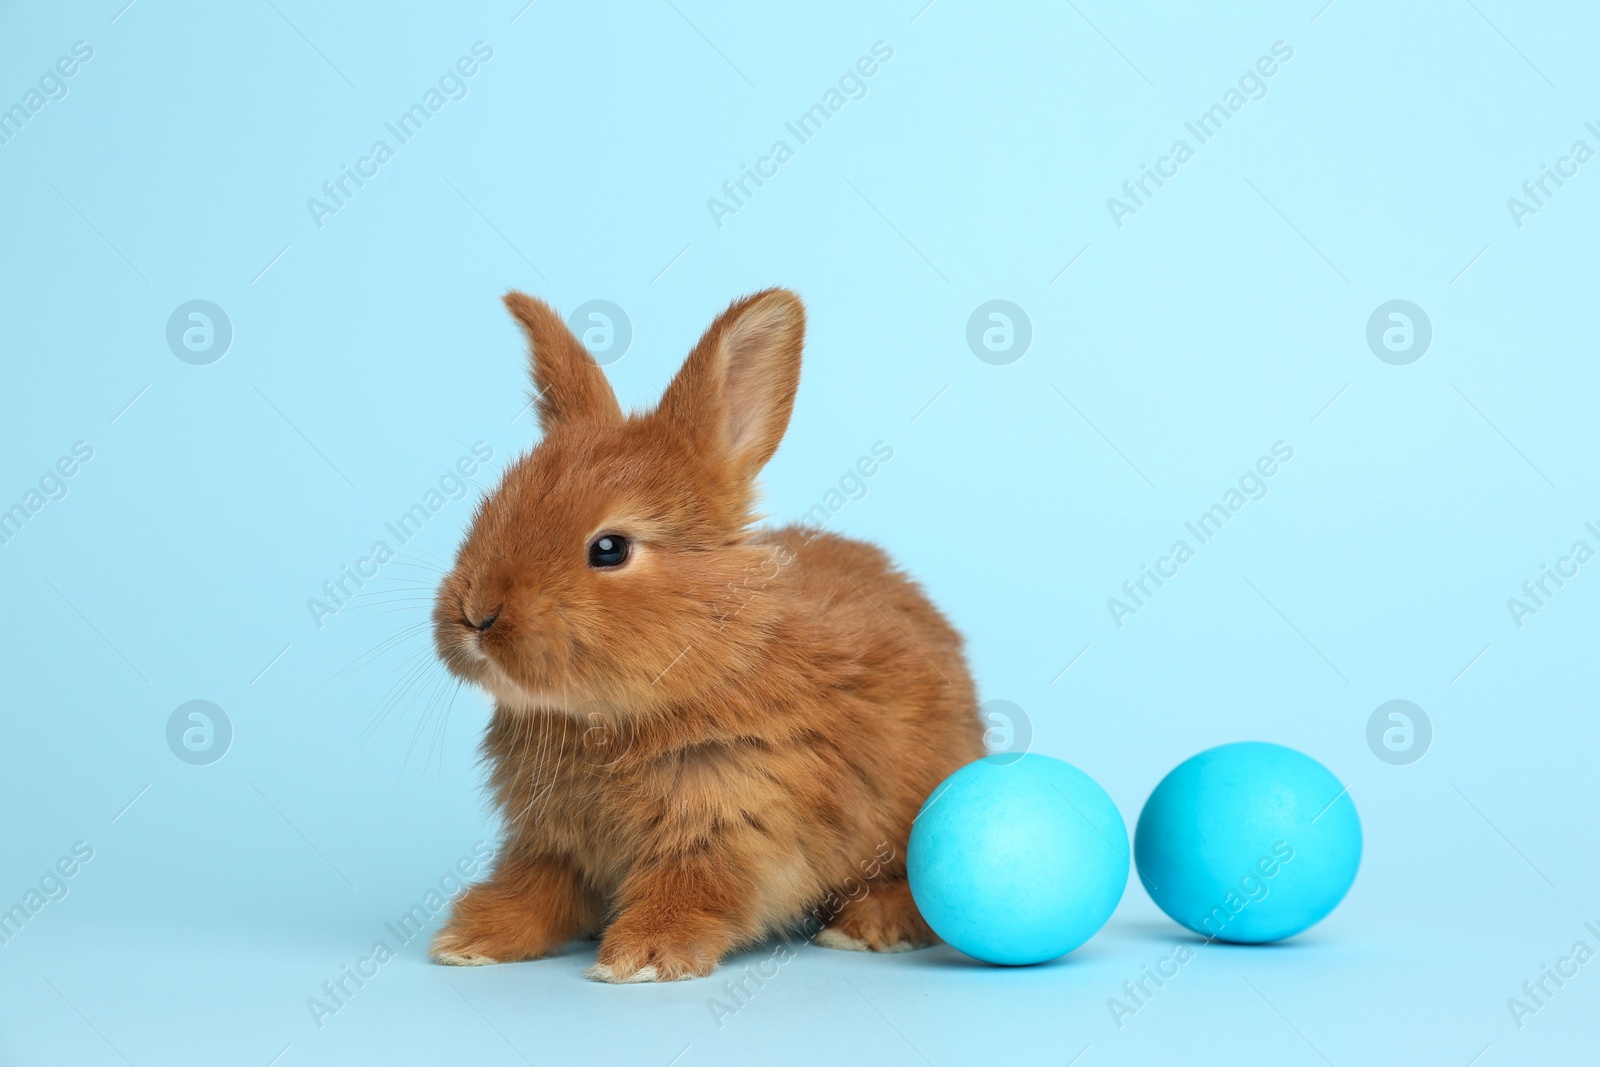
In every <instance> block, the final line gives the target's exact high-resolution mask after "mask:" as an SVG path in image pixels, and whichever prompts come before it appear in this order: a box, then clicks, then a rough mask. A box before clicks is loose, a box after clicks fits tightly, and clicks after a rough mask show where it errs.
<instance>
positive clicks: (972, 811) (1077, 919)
mask: <svg viewBox="0 0 1600 1067" xmlns="http://www.w3.org/2000/svg"><path fill="white" fill-rule="evenodd" d="M1128 862H1129V861H1128V831H1127V828H1126V827H1124V826H1123V825H1122V816H1121V814H1119V813H1118V811H1117V806H1116V804H1114V803H1112V801H1111V798H1110V797H1109V796H1107V795H1106V791H1105V790H1104V789H1101V788H1100V786H1099V785H1098V784H1096V783H1095V780H1094V779H1093V778H1090V777H1089V776H1088V775H1087V774H1085V773H1083V771H1081V770H1079V769H1078V768H1077V767H1074V766H1072V765H1071V764H1070V763H1063V762H1062V761H1061V760H1058V759H1054V758H1052V757H1050V756H1041V755H1038V754H1037V753H1028V754H1027V755H1024V756H1022V757H1020V758H1010V757H1007V756H989V757H986V758H984V759H981V760H976V761H974V762H972V763H969V764H967V765H966V766H965V767H963V768H961V769H960V770H959V771H956V772H955V773H954V774H952V775H951V776H950V777H948V778H946V779H945V780H944V781H943V782H941V783H940V784H939V787H938V788H937V789H935V790H934V791H933V793H932V795H931V796H929V797H928V799H927V800H926V801H924V802H923V805H922V810H921V811H920V812H919V813H918V814H917V818H916V820H915V821H914V822H913V823H912V825H911V843H910V844H909V845H908V846H907V848H906V873H907V874H908V876H909V877H910V879H911V895H912V897H913V898H914V899H915V900H916V902H917V910H919V911H921V912H922V917H923V918H924V919H927V920H928V925H929V926H931V927H933V931H934V933H936V934H938V935H939V936H940V937H941V938H943V939H944V940H945V941H946V942H947V943H949V944H950V945H952V946H954V947H955V948H958V949H960V950H961V951H962V952H965V953H966V954H967V955H969V956H973V957H975V958H977V959H980V960H983V961H984V962H986V963H1003V964H1025V963H1044V962H1045V961H1047V960H1053V959H1055V958H1057V957H1058V956H1063V955H1065V954H1066V953H1068V952H1071V951H1072V950H1073V949H1075V948H1077V947H1078V946H1079V945H1081V944H1083V943H1084V942H1085V941H1087V940H1089V939H1090V938H1091V937H1093V936H1094V935H1095V934H1096V933H1097V932H1099V930H1100V928H1101V927H1102V926H1104V925H1105V924H1106V920H1107V919H1109V918H1111V913H1112V912H1113V911H1115V910H1116V908H1117V901H1119V900H1121V899H1122V890H1123V888H1124V887H1125V886H1126V885H1127V884H1128Z"/></svg>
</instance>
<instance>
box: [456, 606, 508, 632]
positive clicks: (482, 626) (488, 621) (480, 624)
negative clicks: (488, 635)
mask: <svg viewBox="0 0 1600 1067" xmlns="http://www.w3.org/2000/svg"><path fill="white" fill-rule="evenodd" d="M502 606H503V605H502ZM499 617H500V608H498V607H497V608H494V609H492V610H491V611H489V612H487V613H486V614H485V615H484V616H483V617H482V618H479V619H474V618H473V617H472V616H471V615H468V614H465V613H463V614H462V616H461V621H462V622H464V623H466V624H467V625H468V626H470V627H472V628H473V629H474V630H476V631H478V632H479V633H480V634H481V633H483V632H484V631H485V630H487V629H488V628H489V627H491V626H493V625H494V621H495V620H496V619H498V618H499Z"/></svg>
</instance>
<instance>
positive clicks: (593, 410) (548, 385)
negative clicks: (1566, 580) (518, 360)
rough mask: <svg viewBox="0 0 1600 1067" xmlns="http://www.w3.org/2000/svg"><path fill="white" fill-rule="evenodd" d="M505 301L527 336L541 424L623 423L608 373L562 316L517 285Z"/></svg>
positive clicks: (551, 425) (535, 397) (529, 360)
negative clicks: (520, 291)
mask: <svg viewBox="0 0 1600 1067" xmlns="http://www.w3.org/2000/svg"><path fill="white" fill-rule="evenodd" d="M505 304H506V310H507V311H509V312H511V315H512V317H513V318H515V319H516V320H517V322H518V323H520V324H521V326H522V332H523V333H525V334H527V335H528V362H529V372H530V374H531V375H532V378H533V401H534V404H535V405H536V406H537V408H538V410H539V425H541V426H542V427H544V428H545V430H547V431H548V430H549V429H550V428H551V427H553V426H554V425H555V424H556V423H558V422H596V423H614V422H621V421H622V409H621V408H620V407H618V406H617V395H616V394H615V393H613V392H612V391H611V384H610V383H609V382H607V381H606V376H605V373H604V372H602V371H601V370H600V365H599V364H598V363H596V362H595V361H594V357H593V356H591V355H590V354H589V350H588V349H587V348H584V347H583V342H581V341H579V340H578V339H577V338H576V337H574V336H572V331H571V330H569V329H567V324H566V323H564V322H562V321H561V316H560V315H557V314H556V313H555V310H554V309H552V308H551V307H550V305H549V304H546V303H545V302H544V301H543V300H539V299H537V298H535V297H531V296H528V295H527V294H526V293H519V292H517V291H516V290H515V289H513V290H512V291H511V292H509V293H507V294H506V295H505Z"/></svg>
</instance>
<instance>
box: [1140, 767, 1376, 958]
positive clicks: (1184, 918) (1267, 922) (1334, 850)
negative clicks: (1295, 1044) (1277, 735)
mask: <svg viewBox="0 0 1600 1067" xmlns="http://www.w3.org/2000/svg"><path fill="white" fill-rule="evenodd" d="M1133 859H1134V864H1135V866H1136V867H1137V869H1138V872H1139V880H1140V881H1141V882H1142V883H1143V884H1144V887H1145V890H1146V891H1147V892H1148V893H1149V894H1150V896H1151V899H1153V900H1154V901H1155V902H1156V904H1157V905H1158V906H1159V907H1160V908H1161V910H1162V911H1164V912H1166V913H1167V914H1168V915H1169V916H1171V917H1172V918H1173V919H1174V920H1176V921H1177V922H1179V923H1181V924H1182V925H1184V926H1187V927H1188V928H1189V929H1190V930H1193V931H1194V932H1195V933H1197V934H1199V935H1201V936H1202V937H1207V938H1215V939H1217V940H1221V941H1238V942H1244V943H1250V944H1255V943H1260V942H1266V941H1279V940H1282V939H1283V938H1286V937H1293V936H1294V935H1295V934H1298V933H1300V932H1301V931H1302V930H1305V929H1306V928H1307V927H1309V926H1311V925H1313V924H1314V923H1317V922H1320V921H1321V920H1322V919H1323V918H1325V917H1326V916H1327V915H1328V913H1329V912H1331V911H1333V909H1334V908H1335V907H1336V906H1337V905H1338V903H1339V902H1340V901H1341V900H1343V899H1344V896H1345V894H1346V893H1347V892H1349V890H1350V886H1351V884H1352V883H1354V882H1355V878H1356V870H1357V868H1359V867H1360V866H1361V820H1360V819H1359V818H1358V817H1357V816H1356V807H1355V804H1354V803H1353V802H1352V801H1351V799H1350V794H1349V793H1348V792H1347V791H1346V789H1345V787H1344V786H1343V785H1341V784H1340V782H1339V779H1337V778H1335V777H1334V776H1333V774H1332V772H1330V771H1329V770H1328V769H1327V768H1326V767H1324V766H1323V765H1322V764H1320V763H1318V762H1317V761H1316V760H1314V759H1312V758H1311V757H1310V756H1307V755H1305V754H1303V753H1300V752H1296V751H1295V750H1294V749H1292V748H1285V747H1284V746H1282V745H1273V744H1267V743H1265V742H1260V741H1242V742H1238V743H1236V744H1231V745H1221V746H1219V747H1217V748H1213V749H1207V750H1206V751H1205V752H1202V753H1200V754H1199V755H1198V756H1194V757H1192V758H1190V759H1187V760H1185V761H1184V762H1182V763H1180V764H1179V765H1178V766H1177V767H1176V768H1175V769H1174V770H1173V771H1172V773H1171V774H1169V775H1167V776H1166V777H1165V778H1163V779H1162V780H1161V783H1160V784H1159V785H1157V786H1156V788H1155V791H1154V792H1152V793H1151V794H1150V799H1149V800H1148V801H1146V802H1145V806H1144V811H1143V812H1141V813H1140V815H1139V825H1138V828H1137V829H1136V830H1135V832H1134V856H1133Z"/></svg>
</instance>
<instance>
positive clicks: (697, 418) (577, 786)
mask: <svg viewBox="0 0 1600 1067" xmlns="http://www.w3.org/2000/svg"><path fill="white" fill-rule="evenodd" d="M506 306H507V307H508V308H509V309H510V311H511V313H512V315H513V316H514V317H515V318H516V319H517V320H518V321H519V322H520V323H521V324H522V326H523V329H524V331H525V332H526V334H527V336H528V341H529V346H530V350H531V356H532V371H533V380H534V385H535V388H536V390H537V394H536V402H537V405H538V412H539V417H540V421H541V424H542V425H543V428H544V440H543V441H542V442H541V443H540V445H539V446H538V447H537V448H536V449H534V450H533V451H532V452H531V453H530V454H528V455H526V456H523V457H522V458H520V459H519V460H517V461H516V462H515V463H513V464H512V465H511V466H510V467H509V469H508V470H507V471H506V473H505V477H504V481H503V482H502V484H501V485H500V487H499V489H498V490H497V491H496V492H495V493H494V494H493V495H492V496H491V497H490V498H489V499H488V500H486V501H485V503H484V504H483V506H482V507H481V508H480V509H479V511H478V514H477V516H476V517H475V518H474V521H473V524H472V529H471V531H470V532H469V534H468V536H467V538H466V541H465V543H464V544H463V545H462V547H461V550H460V553H459V555H458V558H457V560H456V565H455V568H454V570H453V571H452V572H451V574H450V575H449V576H448V577H447V578H446V579H445V581H444V582H443V583H442V584H441V586H440V589H439V593H438V599H437V603H436V606H435V609H434V622H435V640H436V643H437V646H438V649H439V653H440V655H441V656H442V657H443V659H444V661H445V663H446V665H447V666H448V667H449V668H450V670H451V671H453V672H454V673H456V674H457V675H459V676H460V677H462V678H464V679H467V680H469V681H472V682H475V683H477V684H479V685H481V686H482V687H483V688H484V689H486V690H487V691H488V692H489V693H490V694H491V695H492V696H493V697H494V698H495V711H494V716H493V720H492V722H491V724H490V727H489V731H488V734H487V736H486V738H485V740H484V751H485V755H486V759H487V761H488V763H489V765H490V768H491V775H490V784H491V789H492V791H493V795H494V799H495V802H496V803H497V805H498V807H499V808H500V811H501V813H502V815H503V817H504V820H505V827H506V841H505V844H504V846H503V848H502V850H501V853H500V857H499V859H498V861H497V863H496V866H495V869H494V871H493V872H492V873H491V874H490V876H489V878H488V879H487V880H486V881H485V882H483V883H481V884H479V885H476V886H473V887H472V888H471V889H470V890H469V891H468V892H467V893H466V895H465V896H463V897H462V898H461V899H460V900H459V901H458V902H457V904H456V906H455V909H454V912H453V914H452V915H451V918H450V920H449V922H448V923H447V924H446V926H445V927H444V929H442V930H441V931H440V933H439V935H438V937H437V938H436V939H435V941H434V944H433V953H434V956H435V958H437V959H439V960H441V961H444V962H450V963H489V962H496V961H509V960H520V959H531V958H535V957H538V956H544V955H548V954H550V953H553V952H556V951H558V950H559V949H561V947H562V946H563V945H565V944H566V943H568V942H569V941H571V940H573V939H574V938H578V937H583V936H593V935H597V934H601V933H602V931H603V940H602V942H601V945H600V950H599V957H598V963H597V965H596V967H595V968H594V969H593V970H592V971H591V974H592V975H593V976H594V977H599V978H603V979H606V980H609V981H645V980H651V979H658V980H669V979H676V978H687V977H695V976H699V975H705V974H709V973H710V972H711V970H712V968H713V967H715V966H716V964H717V962H718V961H719V960H720V959H721V958H722V957H723V956H725V955H726V954H727V953H728V952H730V951H732V950H734V949H736V948H738V947H739V946H741V945H746V944H749V943H750V942H752V941H755V940H758V939H760V938H762V937H764V936H765V935H766V934H768V933H769V932H774V931H778V930H781V929H784V928H785V927H789V926H792V925H793V924H794V923H796V922H797V921H798V920H800V919H801V918H802V917H803V916H805V915H806V914H807V913H812V914H818V911H817V909H819V908H821V909H822V911H821V913H820V914H821V915H822V917H823V919H824V920H826V921H828V923H829V930H828V931H827V932H826V933H825V935H824V936H822V937H821V938H820V940H821V941H822V942H823V943H831V944H836V945H839V946H840V947H858V948H871V949H876V950H888V949H897V948H907V947H915V946H917V945H921V944H927V943H930V942H931V941H932V940H933V935H932V933H931V931H929V929H928V927H927V925H926V923H924V922H923V921H922V918H921V916H920V915H918V914H917V911H916V906H915V904H914V903H913V902H912V900H911V895H910V893H909V891H908V890H907V888H906V885H905V882H904V877H905V848H906V840H907V837H908V835H909V833H910V828H911V821H912V819H913V818H914V816H915V814H916V811H917V808H918V806H919V805H920V804H921V802H922V800H923V799H924V798H925V797H926V796H927V795H928V794H929V793H930V792H931V791H932V790H933V788H934V786H936V785H937V784H938V783H939V782H940V781H941V780H942V779H943V778H944V777H945V776H947V775H948V774H950V773H951V772H952V771H954V770H956V769H957V768H958V767H960V766H962V765H963V764H965V763H967V762H969V761H971V760H973V759H976V758H978V757H979V756H981V755H982V754H983V746H982V740H981V737H982V735H981V729H980V726H979V722H978V719H977V717H976V715H975V707H976V700H975V697H974V693H973V687H972V682H971V679H970V678H969V676H968V674H967V669H966V665H965V662H964V660H963V656H962V649H961V638H960V636H959V635H958V634H957V633H956V632H955V631H954V630H953V629H952V628H951V627H950V625H949V624H948V623H947V622H946V621H945V620H944V618H943V617H942V616H941V615H940V614H939V612H938V611H937V609H935V608H934V607H933V605H932V604H930V603H929V602H928V600H927V599H926V597H925V596H924V595H923V594H922V592H921V591H920V590H919V589H918V588H917V586H916V585H915V584H913V583H912V582H911V581H910V580H909V579H907V578H906V577H905V576H904V575H902V574H901V573H900V572H898V571H896V570H895V569H894V568H893V567H892V566H891V564H890V562H889V560H888V559H887V557H886V556H885V555H884V554H883V553H882V552H881V551H880V550H878V549H877V548H874V547H873V546H871V545H867V544H863V543H861V542H857V541H850V540H846V539H844V538H841V537H836V536H833V535H831V534H821V533H818V532H816V531H814V530H807V529H804V528H801V527H788V528H785V529H780V530H774V531H761V530H755V529H752V527H751V524H752V522H753V521H754V515H753V514H752V511H751V507H752V504H753V498H754V479H755V477H756V475H757V474H758V473H759V472H760V470H761V468H762V466H763V465H764V464H765V463H766V462H767V460H768V459H769V458H771V456H772V453H773V452H774V451H775V450H776V449H777V447H778V442H779V441H780V440H781V438H782V436H783V432H784V430H785V428H786V427H787V425H788V421H789V414H790V411H791V408H792V406H793V403H794V395H795V390H796V388H797V387H798V384H799V375H800V352H801V346H802V340H803V334H804V311H803V309H802V307H801V305H800V301H799V300H798V299H797V298H796V297H795V296H794V295H793V294H792V293H789V292H787V291H784V290H778V289H772V290H767V291H765V292H762V293H757V294H755V295H754V296H751V297H747V298H745V299H743V300H739V301H736V302H735V303H734V304H733V305H731V306H730V307H729V308H728V310H727V311H726V312H724V313H723V314H722V315H721V316H720V317H719V318H718V319H717V320H716V322H715V323H714V324H713V325H712V326H711V328H710V329H709V330H707V331H706V334H705V336H704V337H702V338H701V340H700V342H699V343H698V344H697V345H696V346H695V348H694V350H693V352H691V353H690V355H689V358H688V360H687V361H686V362H685V364H684V366H683V369H682V370H681V371H680V372H679V374H678V375H677V377H676V378H675V379H674V381H673V382H672V384H671V385H670V386H669V387H668V389H667V391H666V394H665V396H664V397H663V399H662V402H661V405H660V406H659V407H658V408H656V409H655V410H654V411H650V412H647V413H642V414H635V415H632V416H628V417H624V416H623V415H622V413H621V411H620V409H619V408H618V406H617V402H616V399H615V397H614V395H613V394H612V392H611V389H610V387H609V385H608V384H607V383H606V380H605V377H604V375H603V374H602V373H601V371H600V369H599V367H598V366H596V364H595V363H594V361H593V359H592V358H590V356H589V354H588V353H587V351H585V349H584V348H583V346H582V345H581V344H580V343H579V342H578V341H577V339H576V338H574V337H573V336H572V335H571V333H570V332H569V331H568V330H567V328H566V326H565V324H564V323H562V321H561V319H560V317H559V316H557V315H556V313H555V312H554V311H552V310H551V309H550V308H549V307H548V306H546V305H545V304H543V303H542V302H540V301H538V300H536V299H534V298H532V297H528V296H525V295H523V294H521V293H511V294H509V295H508V296H507V297H506ZM602 533H616V534H621V535H624V536H627V537H628V538H630V539H631V542H632V545H633V550H632V554H631V556H630V557H629V559H628V561H627V562H626V563H625V564H623V565H622V566H620V567H616V568H591V567H590V566H589V565H588V555H587V552H588V546H589V543H590V541H591V540H593V539H594V538H595V537H596V536H598V535H600V534H602ZM490 616H495V618H494V621H493V623H492V625H489V626H488V627H487V629H484V630H483V631H481V632H480V631H479V630H478V629H477V628H475V627H474V626H473V625H472V623H479V624H481V623H482V622H483V620H485V619H487V618H489V617H490ZM469 619H470V620H472V622H471V623H469V622H468V620H469ZM884 857H890V858H888V859H887V860H886V861H885V860H884ZM875 861H882V862H875ZM863 872H865V873H866V875H870V876H871V877H869V878H866V880H865V881H863V878H864V873H863ZM863 886H865V895H864V896H863V895H860V894H861V890H862V887H863ZM851 887H853V888H851ZM847 888H848V895H849V902H848V903H844V898H845V897H846V895H847ZM828 902H833V903H831V904H830V903H828ZM841 904H842V905H843V906H842V908H841V907H840V905H841Z"/></svg>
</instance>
